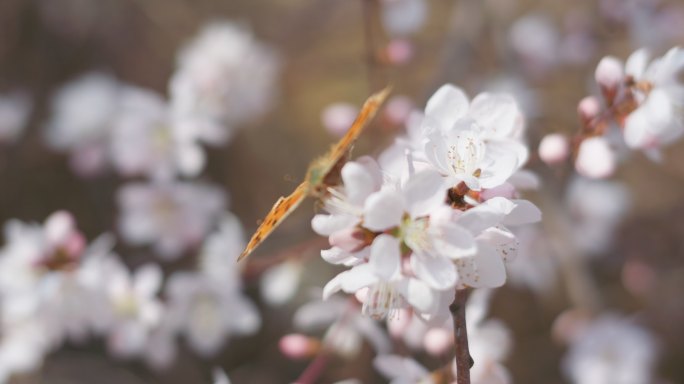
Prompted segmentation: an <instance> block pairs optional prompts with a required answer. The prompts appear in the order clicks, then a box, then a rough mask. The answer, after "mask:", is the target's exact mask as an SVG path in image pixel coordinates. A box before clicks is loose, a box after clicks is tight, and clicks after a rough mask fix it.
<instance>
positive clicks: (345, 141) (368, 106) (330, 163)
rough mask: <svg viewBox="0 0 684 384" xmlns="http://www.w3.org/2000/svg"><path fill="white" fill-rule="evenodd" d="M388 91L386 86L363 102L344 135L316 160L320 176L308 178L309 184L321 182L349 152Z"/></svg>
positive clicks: (389, 89)
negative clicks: (318, 178) (318, 177)
mask: <svg viewBox="0 0 684 384" xmlns="http://www.w3.org/2000/svg"><path fill="white" fill-rule="evenodd" d="M390 91H391V88H390V87H386V88H385V89H383V90H382V91H380V92H377V93H375V94H373V95H372V96H371V97H369V98H368V99H367V100H366V102H365V103H363V107H362V108H361V112H359V114H358V116H356V119H355V120H354V123H352V126H351V127H350V128H349V130H347V133H345V134H344V136H343V137H342V138H341V139H340V140H339V141H338V142H337V143H336V144H335V145H334V146H333V147H332V148H330V150H329V151H328V152H327V153H326V154H325V155H323V156H322V157H321V158H320V159H319V160H318V161H317V162H318V163H319V164H320V167H321V168H322V169H321V170H320V172H319V174H320V177H321V178H320V180H310V179H309V182H310V183H311V184H318V183H320V182H322V181H323V179H324V178H325V177H326V176H327V175H328V173H329V172H330V171H331V170H332V169H333V168H335V165H337V163H338V162H339V161H340V160H341V159H342V158H343V157H344V155H345V154H347V153H348V152H349V150H350V149H351V147H352V145H354V142H356V139H358V138H359V135H361V133H362V132H363V130H364V129H365V128H366V127H367V126H368V123H369V122H370V121H371V120H372V119H373V117H375V114H376V113H377V112H378V109H380V106H382V103H384V102H385V99H387V96H388V95H389V94H390ZM312 187H314V188H315V187H317V185H312Z"/></svg>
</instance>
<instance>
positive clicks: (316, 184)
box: [238, 88, 390, 261]
mask: <svg viewBox="0 0 684 384" xmlns="http://www.w3.org/2000/svg"><path fill="white" fill-rule="evenodd" d="M389 93H390V89H389V88H385V89H383V90H382V91H380V92H378V93H376V94H374V95H372V96H371V97H369V98H368V100H366V102H365V103H364V104H363V107H362V108H361V112H359V115H358V116H357V117H356V119H355V120H354V123H353V124H352V126H351V127H350V128H349V130H348V131H347V133H345V135H344V136H343V137H342V138H341V139H340V141H338V142H337V143H336V144H334V145H333V146H332V148H330V150H328V152H327V153H326V154H325V155H323V156H321V157H319V158H318V159H316V160H314V161H313V162H312V163H311V165H309V168H308V170H307V172H306V177H305V178H304V181H303V182H302V183H301V184H299V186H297V188H295V190H294V192H292V193H291V194H290V195H289V196H287V197H280V198H279V199H278V201H276V202H275V204H273V208H271V210H270V211H269V212H268V214H267V215H266V217H265V218H264V220H263V221H262V222H261V224H259V227H258V228H257V230H256V232H254V234H253V235H252V237H251V238H250V240H249V243H247V246H246V247H245V250H244V251H242V253H241V254H240V257H238V261H240V260H242V259H244V258H246V257H247V256H249V255H250V254H251V253H252V251H254V249H256V247H258V246H259V244H261V243H262V242H263V241H264V240H265V239H266V238H267V237H268V236H269V235H270V234H271V233H272V232H273V230H275V229H276V228H277V227H278V225H280V223H282V222H283V220H285V218H287V217H288V216H289V215H290V214H291V213H292V212H294V210H295V209H297V207H299V205H300V204H301V203H302V201H304V199H305V198H306V197H307V196H311V197H315V198H322V197H324V196H325V194H326V190H327V188H328V187H330V186H335V185H338V184H340V181H341V180H340V177H341V176H340V173H341V171H342V167H343V166H344V164H345V163H346V162H347V160H348V159H349V155H350V152H351V149H352V146H353V145H354V142H356V139H357V138H358V137H359V135H360V134H361V132H363V130H364V128H366V126H367V125H368V123H369V122H370V121H371V120H372V119H373V117H374V116H375V113H376V112H377V111H378V109H379V108H380V106H381V105H382V103H383V102H384V101H385V99H386V98H387V95H389Z"/></svg>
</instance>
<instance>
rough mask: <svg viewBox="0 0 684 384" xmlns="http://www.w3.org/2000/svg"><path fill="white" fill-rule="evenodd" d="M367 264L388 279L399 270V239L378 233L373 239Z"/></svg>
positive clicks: (377, 273) (384, 278) (381, 276)
mask: <svg viewBox="0 0 684 384" xmlns="http://www.w3.org/2000/svg"><path fill="white" fill-rule="evenodd" d="M368 264H369V265H370V266H371V267H373V270H374V271H375V274H376V275H377V276H379V277H380V278H382V279H383V280H385V281H389V280H390V279H391V278H392V277H393V276H395V275H396V274H398V273H399V271H400V270H401V250H400V244H399V239H397V238H395V237H393V236H390V235H380V236H378V237H376V238H375V240H373V244H372V245H371V254H370V259H369V260H368Z"/></svg>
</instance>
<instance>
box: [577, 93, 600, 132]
mask: <svg viewBox="0 0 684 384" xmlns="http://www.w3.org/2000/svg"><path fill="white" fill-rule="evenodd" d="M600 113H601V102H599V100H598V99H597V98H596V97H595V96H587V97H585V98H584V99H582V100H581V101H580V102H579V104H578V105H577V114H579V117H580V120H581V121H582V124H584V125H587V124H589V123H590V122H591V121H592V120H594V119H595V118H596V117H598V115H599V114H600Z"/></svg>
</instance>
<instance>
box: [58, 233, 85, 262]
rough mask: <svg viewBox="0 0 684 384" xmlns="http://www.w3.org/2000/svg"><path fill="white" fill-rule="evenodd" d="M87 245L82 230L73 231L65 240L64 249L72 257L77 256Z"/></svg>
mask: <svg viewBox="0 0 684 384" xmlns="http://www.w3.org/2000/svg"><path fill="white" fill-rule="evenodd" d="M85 246H86V240H85V237H84V236H83V234H81V233H80V232H73V233H72V234H71V235H70V236H69V237H68V238H67V239H66V241H65V242H64V244H63V247H64V251H65V252H66V253H67V254H68V255H69V256H71V257H73V258H77V257H79V256H80V255H81V253H82V252H83V250H84V249H85Z"/></svg>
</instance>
